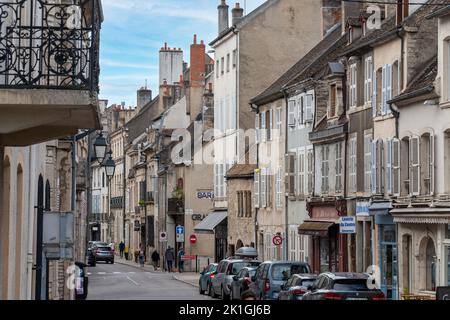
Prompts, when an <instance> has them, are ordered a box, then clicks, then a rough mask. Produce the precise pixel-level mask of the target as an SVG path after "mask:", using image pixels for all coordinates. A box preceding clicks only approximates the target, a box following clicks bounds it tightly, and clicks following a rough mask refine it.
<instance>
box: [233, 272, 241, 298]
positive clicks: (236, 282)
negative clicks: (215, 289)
mask: <svg viewBox="0 0 450 320" xmlns="http://www.w3.org/2000/svg"><path fill="white" fill-rule="evenodd" d="M243 271H244V270H243V269H242V270H241V271H239V272H238V274H237V275H236V278H237V279H238V280H234V276H233V282H231V291H232V292H233V297H236V298H237V297H239V291H240V281H239V279H240V278H241V275H242V272H243Z"/></svg>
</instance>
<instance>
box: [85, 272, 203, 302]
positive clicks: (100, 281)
mask: <svg viewBox="0 0 450 320" xmlns="http://www.w3.org/2000/svg"><path fill="white" fill-rule="evenodd" d="M88 276H89V295H88V300H209V299H210V298H209V297H208V296H203V295H200V294H199V293H198V289H197V288H196V287H194V286H191V285H189V284H185V283H183V282H180V281H178V280H175V279H174V278H173V274H168V273H162V272H148V271H144V270H139V268H136V267H131V266H127V265H123V264H119V263H115V264H113V265H111V264H105V263H98V264H97V265H96V267H90V268H88Z"/></svg>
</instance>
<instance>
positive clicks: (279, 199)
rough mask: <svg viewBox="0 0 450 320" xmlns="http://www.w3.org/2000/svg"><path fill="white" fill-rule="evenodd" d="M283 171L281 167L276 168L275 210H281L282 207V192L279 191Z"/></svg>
mask: <svg viewBox="0 0 450 320" xmlns="http://www.w3.org/2000/svg"><path fill="white" fill-rule="evenodd" d="M282 174H283V169H282V168H281V166H279V167H278V169H277V178H276V186H275V189H276V201H275V202H276V207H277V209H281V206H282V197H283V194H282V190H281V184H282V179H283V176H282Z"/></svg>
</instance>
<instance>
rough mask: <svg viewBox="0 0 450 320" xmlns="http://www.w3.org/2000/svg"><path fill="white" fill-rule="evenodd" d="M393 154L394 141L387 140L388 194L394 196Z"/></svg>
mask: <svg viewBox="0 0 450 320" xmlns="http://www.w3.org/2000/svg"><path fill="white" fill-rule="evenodd" d="M392 153H393V145H392V140H391V139H388V140H387V161H386V171H387V186H386V188H387V193H388V194H389V195H391V194H392V177H393V175H392Z"/></svg>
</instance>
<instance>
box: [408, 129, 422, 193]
mask: <svg viewBox="0 0 450 320" xmlns="http://www.w3.org/2000/svg"><path fill="white" fill-rule="evenodd" d="M409 152H410V155H409V157H410V161H411V162H410V170H411V176H410V193H411V194H412V195H419V194H420V144H419V137H415V136H413V137H411V139H410V148H409Z"/></svg>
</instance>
